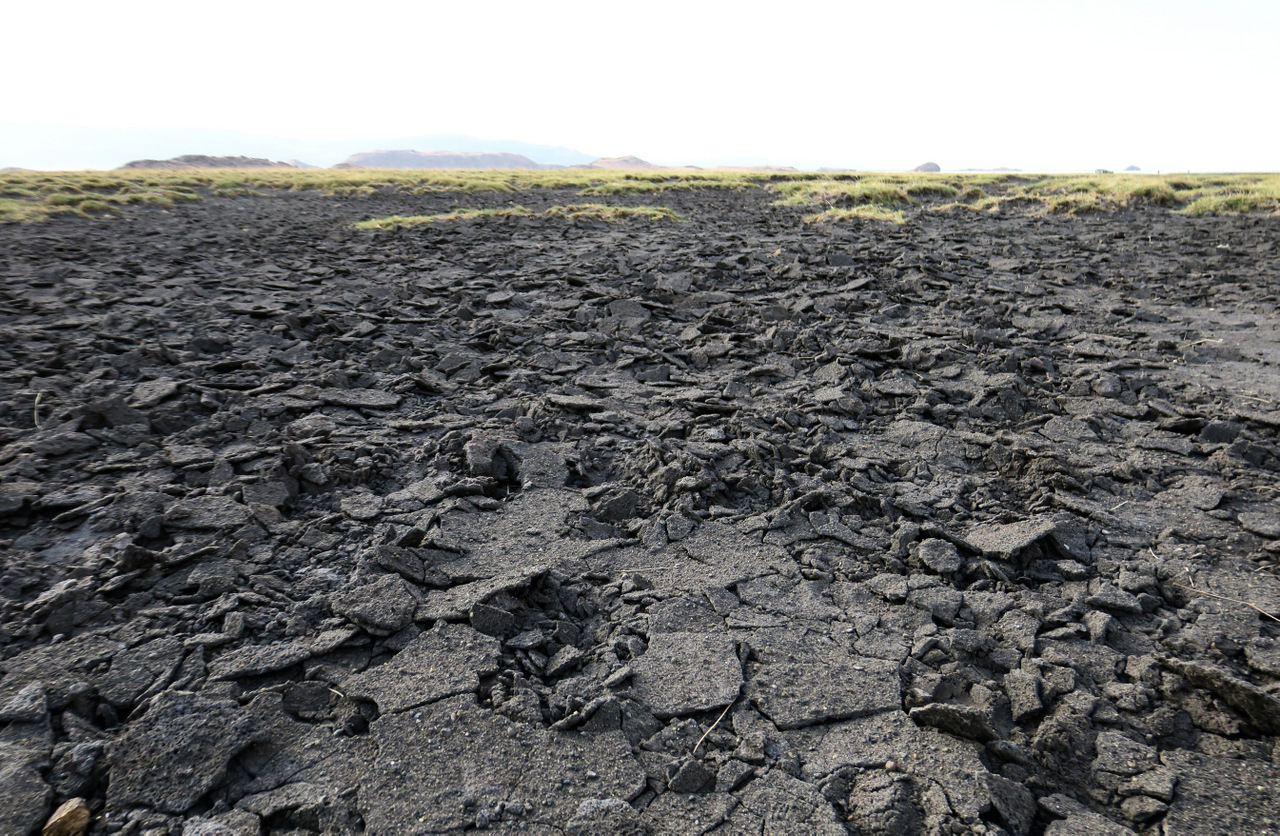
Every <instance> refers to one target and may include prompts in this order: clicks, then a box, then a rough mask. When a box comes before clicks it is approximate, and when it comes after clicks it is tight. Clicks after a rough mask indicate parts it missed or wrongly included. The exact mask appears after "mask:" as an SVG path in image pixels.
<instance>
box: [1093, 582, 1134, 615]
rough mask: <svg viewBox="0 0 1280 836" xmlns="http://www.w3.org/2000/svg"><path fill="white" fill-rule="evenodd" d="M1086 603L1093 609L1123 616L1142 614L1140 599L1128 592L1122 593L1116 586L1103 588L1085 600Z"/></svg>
mask: <svg viewBox="0 0 1280 836" xmlns="http://www.w3.org/2000/svg"><path fill="white" fill-rule="evenodd" d="M1085 603H1086V604H1088V605H1089V606H1091V607H1095V608H1097V609H1100V610H1108V611H1109V612H1113V613H1119V614H1121V615H1141V614H1142V602H1141V601H1139V600H1138V597H1137V596H1136V595H1130V594H1129V593H1128V592H1122V591H1120V590H1119V589H1116V588H1115V587H1114V586H1106V587H1103V588H1102V589H1100V590H1099V591H1098V592H1097V593H1095V594H1093V595H1090V596H1089V597H1088V598H1087V599H1085Z"/></svg>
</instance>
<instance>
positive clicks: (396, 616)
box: [329, 575, 418, 636]
mask: <svg viewBox="0 0 1280 836" xmlns="http://www.w3.org/2000/svg"><path fill="white" fill-rule="evenodd" d="M329 606H330V607H331V608H332V609H333V611H334V612H335V613H336V614H338V615H340V616H343V617H344V618H347V619H349V620H350V621H351V622H352V623H354V624H357V625H359V626H360V627H363V628H364V629H365V630H368V631H369V632H370V633H373V634H374V635H375V636H389V635H391V634H392V633H394V632H396V631H398V630H401V629H403V628H404V627H405V626H407V625H408V624H409V622H410V621H412V620H413V613H414V610H415V609H416V608H417V606H418V602H417V601H416V600H415V599H414V597H413V595H411V594H410V593H409V590H408V588H407V587H406V586H405V582H404V580H403V579H402V578H401V577H400V576H399V575H383V576H382V577H381V578H379V579H378V580H376V581H374V582H373V583H367V584H364V585H363V586H358V587H356V588H355V589H350V590H347V591H346V592H335V593H333V594H332V595H331V596H329Z"/></svg>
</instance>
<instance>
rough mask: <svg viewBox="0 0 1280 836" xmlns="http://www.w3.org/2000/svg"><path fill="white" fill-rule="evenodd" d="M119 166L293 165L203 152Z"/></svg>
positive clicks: (272, 166)
mask: <svg viewBox="0 0 1280 836" xmlns="http://www.w3.org/2000/svg"><path fill="white" fill-rule="evenodd" d="M120 168H122V169H124V168H130V169H137V168H145V169H163V170H168V171H177V170H182V169H188V168H293V166H292V165H290V164H289V163H277V162H272V161H271V160H264V159H262V158H260V157H209V156H205V155H204V154H183V155H182V156H181V157H174V158H173V159H170V160H134V161H133V162H128V163H125V164H124V165H122V166H120Z"/></svg>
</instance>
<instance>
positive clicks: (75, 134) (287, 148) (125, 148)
mask: <svg viewBox="0 0 1280 836" xmlns="http://www.w3.org/2000/svg"><path fill="white" fill-rule="evenodd" d="M371 148H451V149H455V150H457V151H487V152H495V151H496V152H503V153H510V154H520V155H523V156H525V157H528V158H529V159H530V160H533V161H535V162H537V163H539V164H540V165H563V166H570V165H576V164H580V163H589V162H591V161H592V160H594V159H595V158H596V157H597V156H598V155H596V154H584V153H583V152H581V151H577V150H574V149H572V148H565V147H563V146H558V145H537V144H534V143H529V142H518V141H515V140H503V139H479V138H477V137H474V136H468V135H466V134H426V135H422V136H407V137H406V136H401V137H363V138H357V139H334V140H305V139H289V138H287V137H278V136H264V135H260V134H248V133H242V132H239V131H224V130H203V129H190V128H155V129H152V128H146V129H134V128H83V127H67V126H62V125H21V124H11V123H2V122H0V167H21V168H29V169H37V170H46V171H49V170H52V171H67V170H77V169H104V170H109V169H113V168H118V167H119V166H121V165H123V164H124V163H125V162H127V161H129V160H140V159H149V160H168V159H173V158H174V157H178V156H185V155H196V154H198V155H202V156H209V157H238V156H243V157H250V158H258V159H270V160H289V161H290V162H291V163H293V164H294V166H295V167H301V166H298V165H297V161H302V162H304V164H307V165H314V166H319V167H327V166H332V165H335V164H337V163H340V162H342V161H343V160H345V159H347V158H348V157H350V156H351V155H352V154H358V153H361V152H366V151H368V150H369V149H371Z"/></svg>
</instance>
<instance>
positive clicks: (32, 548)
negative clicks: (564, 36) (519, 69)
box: [0, 191, 1280, 836]
mask: <svg viewBox="0 0 1280 836" xmlns="http://www.w3.org/2000/svg"><path fill="white" fill-rule="evenodd" d="M519 197H520V201H519V202H521V203H524V204H525V205H528V206H530V208H533V209H538V208H540V207H542V206H544V205H551V204H553V203H571V202H574V198H573V196H572V195H567V193H560V194H557V193H555V192H533V193H528V194H524V195H520V196H519ZM659 197H660V198H661V200H660V201H658V202H662V203H665V204H667V205H670V206H672V207H673V208H675V209H677V210H678V211H679V212H681V213H682V214H683V215H684V216H685V218H686V219H687V221H686V222H685V223H682V224H671V223H656V222H632V223H628V224H621V225H617V226H609V225H604V224H595V223H579V222H572V221H566V220H563V219H546V218H542V219H539V218H534V219H523V220H497V221H479V222H476V221H468V222H459V223H454V224H452V225H433V226H425V227H418V228H414V229H409V230H401V231H390V232H386V231H383V232H362V231H357V230H355V229H352V228H351V226H350V225H351V223H352V222H354V221H357V220H362V219H365V218H370V217H379V216H385V215H390V214H394V213H399V214H422V213H428V212H439V211H448V210H449V209H451V208H454V206H455V203H456V201H457V200H462V201H464V202H466V203H467V204H468V205H475V206H490V205H502V203H503V202H504V201H506V200H508V199H509V198H508V197H504V196H488V197H485V196H473V197H464V198H455V197H449V196H441V197H427V198H423V197H416V198H415V197H408V196H395V195H381V196H374V197H369V198H334V197H323V196H320V195H316V194H308V193H301V194H292V195H281V196H276V197H261V198H229V199H228V198H216V197H210V198H209V199H208V200H207V201H206V202H205V203H202V204H197V205H186V206H183V207H181V208H178V209H174V210H171V211H169V212H161V211H159V210H156V209H147V208H136V209H129V210H126V211H127V212H128V214H127V215H126V217H124V218H123V219H120V220H114V221H92V222H91V221H84V220H66V219H63V220H55V221H51V222H48V223H45V224H41V225H35V226H16V225H10V226H5V227H0V273H2V274H3V276H4V284H3V287H0V294H2V298H0V323H2V325H3V337H0V391H2V392H3V397H0V443H2V444H3V447H0V538H3V539H2V540H0V550H2V553H3V567H2V571H3V574H2V575H0V606H2V609H0V617H2V621H0V624H2V626H0V672H2V673H0V832H3V833H5V834H24V833H32V832H38V831H39V830H40V828H41V827H42V826H43V825H44V824H45V822H46V821H47V820H48V819H49V817H50V815H51V814H52V813H53V810H54V809H55V808H57V807H59V806H60V805H63V804H64V803H66V802H72V801H74V800H75V799H83V801H82V802H79V806H78V807H76V809H78V810H79V811H80V812H79V813H78V815H79V816H80V817H81V821H83V819H84V818H85V817H88V818H90V819H91V824H90V825H89V830H90V832H92V833H95V834H98V833H111V834H117V833H119V834H147V836H159V835H160V834H184V836H232V835H234V836H241V835H242V834H281V835H283V834H315V833H324V834H344V833H369V834H426V833H457V832H461V831H466V830H472V829H475V830H494V831H502V832H506V831H519V832H527V833H537V834H614V833H616V834H643V833H648V834H663V833H672V834H687V833H718V834H739V833H751V834H761V833H767V834H773V833H777V834H781V833H787V834H792V833H796V834H799V833H818V834H845V833H853V834H881V833H901V834H907V833H930V834H948V833H986V834H1016V836H1023V835H1024V834H1029V833H1031V834H1040V833H1047V834H1052V836H1065V835H1066V834H1126V833H1132V832H1137V833H1144V834H1165V836H1182V835H1183V834H1198V835H1199V834H1209V833H1242V832H1248V833H1274V832H1276V831H1277V829H1280V792H1278V791H1277V787H1280V781H1277V776H1278V769H1280V768H1278V767H1277V763H1276V754H1277V752H1276V735H1277V733H1280V696H1278V693H1280V643H1278V642H1277V639H1278V638H1280V629H1278V628H1280V623H1277V621H1276V620H1275V619H1274V618H1271V617H1270V616H1269V615H1268V614H1280V578H1278V577H1277V559H1278V558H1280V539H1278V538H1280V444H1278V433H1280V405H1278V403H1277V401H1278V399H1280V394H1278V393H1280V365H1278V364H1280V325H1278V321H1277V315H1276V311H1277V307H1280V299H1278V296H1277V294H1278V293H1280V275H1278V274H1277V266H1276V265H1277V261H1278V260H1280V244H1278V243H1277V242H1278V240H1280V239H1278V238H1277V229H1278V226H1280V220H1277V219H1276V218H1266V217H1188V216H1183V215H1178V214H1173V213H1169V212H1165V211H1161V210H1152V211H1140V212H1132V213H1126V214H1112V215H1099V216H1093V217H1084V218H1072V217H1035V216H1020V215H1016V214H1014V215H1005V216H999V217H994V216H987V215H981V216H979V215H974V214H945V215H944V214H930V213H925V214H923V215H922V216H921V217H919V218H917V219H915V220H913V221H912V222H911V223H910V224H908V225H907V226H904V227H893V226H887V225H882V224H874V223H867V224H861V223H853V224H850V225H846V226H836V227H812V226H805V225H803V224H802V223H801V222H800V214H799V213H797V212H794V211H792V210H789V209H782V208H777V207H773V206H771V205H770V200H771V197H770V196H769V195H768V194H765V193H762V192H758V191H754V192H745V193H741V194H738V193H728V192H726V193H699V192H688V193H678V194H670V195H669V194H663V195H660V196H659ZM618 202H622V203H625V202H626V199H620V200H619V201H618ZM635 202H636V203H641V202H655V200H654V197H653V196H649V197H648V199H647V200H637V201H635ZM72 806H73V807H75V805H72ZM76 815H77V814H76V813H71V814H69V818H68V821H70V819H74V817H75V816H76ZM59 832H78V831H75V830H74V829H69V830H66V831H59Z"/></svg>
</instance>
